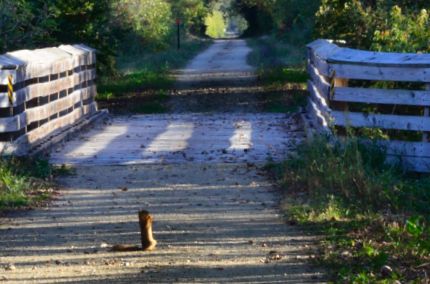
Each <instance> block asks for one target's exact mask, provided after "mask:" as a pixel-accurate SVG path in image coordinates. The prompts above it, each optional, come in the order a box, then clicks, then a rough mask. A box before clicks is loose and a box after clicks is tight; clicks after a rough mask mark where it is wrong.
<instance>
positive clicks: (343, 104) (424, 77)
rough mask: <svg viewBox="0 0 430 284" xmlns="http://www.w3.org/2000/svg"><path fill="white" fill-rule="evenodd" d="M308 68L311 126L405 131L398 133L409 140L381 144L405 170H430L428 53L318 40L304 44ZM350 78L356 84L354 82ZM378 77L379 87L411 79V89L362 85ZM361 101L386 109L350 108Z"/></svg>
mask: <svg viewBox="0 0 430 284" xmlns="http://www.w3.org/2000/svg"><path fill="white" fill-rule="evenodd" d="M308 72H309V76H310V80H309V82H308V89H309V92H310V98H309V103H308V112H307V115H308V117H309V118H310V119H311V121H312V124H313V126H314V127H316V128H317V129H318V130H320V131H323V132H329V133H331V130H332V129H333V127H340V128H347V127H350V128H355V129H359V128H380V129H384V130H390V131H393V130H398V131H402V132H403V133H410V134H412V135H403V136H399V137H412V136H413V137H414V138H415V139H412V141H411V139H409V138H408V139H407V140H400V138H397V140H390V141H382V140H381V142H380V143H381V145H384V146H385V147H386V148H387V153H388V154H389V155H390V157H391V158H393V157H399V158H400V159H401V162H402V163H403V164H404V166H405V167H406V168H407V169H408V170H412V171H417V172H430V140H429V132H430V114H429V109H430V54H406V53H383V52H370V51H362V50H354V49H349V48H342V47H339V46H337V45H335V44H333V43H331V42H330V41H327V40H317V41H314V42H312V43H311V44H309V45H308ZM352 80H354V82H355V84H354V85H355V86H360V85H361V86H360V87H353V86H352V84H350V82H351V81H352ZM381 81H382V82H384V84H380V86H389V84H387V83H386V82H399V83H400V82H401V83H405V82H406V83H413V85H414V86H416V87H415V88H416V89H415V90H409V89H400V88H388V87H384V88H377V87H363V86H372V84H369V83H374V82H381ZM357 83H358V84H357ZM360 83H366V84H360ZM409 85H411V84H409ZM373 86H375V84H373ZM363 103H364V104H372V105H376V106H384V107H385V108H386V109H390V110H391V113H386V112H380V111H377V112H374V113H372V112H367V113H365V112H362V111H357V107H355V108H354V106H357V105H358V104H363ZM351 109H355V111H354V110H351ZM402 109H403V110H405V109H407V111H406V112H405V111H403V112H401V110H402ZM410 109H412V110H410ZM405 113H406V114H405ZM417 137H418V139H417Z"/></svg>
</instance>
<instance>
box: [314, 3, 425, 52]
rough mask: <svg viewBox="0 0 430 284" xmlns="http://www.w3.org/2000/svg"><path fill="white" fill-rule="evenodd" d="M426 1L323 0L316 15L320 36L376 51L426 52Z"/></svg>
mask: <svg viewBox="0 0 430 284" xmlns="http://www.w3.org/2000/svg"><path fill="white" fill-rule="evenodd" d="M424 8H427V9H428V8H430V4H428V2H427V3H425V1H399V0H397V1H395V0H393V1H388V0H381V1H376V2H375V3H373V1H371V2H369V1H363V0H347V1H344V0H323V1H322V4H321V7H320V9H319V11H318V13H317V15H316V26H317V35H318V36H319V37H324V38H331V39H340V40H345V41H346V43H347V45H349V46H352V47H356V48H363V49H373V50H377V51H397V52H428V51H429V44H428V37H429V28H430V22H429V16H428V11H427V10H425V9H424Z"/></svg>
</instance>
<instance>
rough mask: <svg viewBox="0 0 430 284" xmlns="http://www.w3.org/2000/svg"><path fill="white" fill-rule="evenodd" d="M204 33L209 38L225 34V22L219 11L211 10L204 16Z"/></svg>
mask: <svg viewBox="0 0 430 284" xmlns="http://www.w3.org/2000/svg"><path fill="white" fill-rule="evenodd" d="M205 25H206V34H207V35H208V36H210V37H211V38H221V37H223V36H224V35H225V30H226V24H225V20H224V15H223V14H222V13H221V12H220V11H213V12H212V13H210V14H209V15H207V16H206V18H205Z"/></svg>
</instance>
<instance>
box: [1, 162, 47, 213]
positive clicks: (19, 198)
mask: <svg viewBox="0 0 430 284" xmlns="http://www.w3.org/2000/svg"><path fill="white" fill-rule="evenodd" d="M51 174H52V169H51V167H50V165H49V163H48V162H47V161H46V160H40V159H18V158H15V157H7V158H6V157H2V158H0V210H4V209H11V208H17V207H21V206H29V205H31V204H33V203H37V202H40V201H43V200H45V199H47V198H48V197H49V194H50V186H49V183H48V182H47V180H48V179H49V178H50V176H51Z"/></svg>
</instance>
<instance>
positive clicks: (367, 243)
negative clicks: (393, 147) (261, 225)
mask: <svg viewBox="0 0 430 284" xmlns="http://www.w3.org/2000/svg"><path fill="white" fill-rule="evenodd" d="M385 157H386V155H385V153H384V150H381V148H380V147H379V146H375V145H363V144H360V142H358V139H356V138H348V139H344V140H338V141H337V142H335V143H329V141H328V139H326V138H315V139H314V140H311V141H308V142H306V143H305V144H304V145H302V146H301V147H300V148H299V150H298V152H297V153H296V154H295V155H294V156H291V157H289V159H288V160H287V161H286V162H285V163H283V164H282V165H270V166H268V168H269V169H270V170H271V172H272V173H274V174H275V176H276V178H277V180H278V181H279V183H280V186H281V187H282V188H283V192H284V193H285V200H284V202H283V204H284V206H283V209H284V210H285V216H286V218H288V220H289V223H291V224H299V225H300V226H301V228H303V229H304V230H309V231H311V232H314V233H316V234H322V235H323V241H321V243H320V244H319V246H318V247H319V249H318V251H316V252H313V253H312V258H313V259H315V260H316V262H317V263H318V264H320V265H323V266H324V267H327V268H328V270H329V272H330V276H331V279H332V280H333V281H334V282H335V283H399V282H395V281H401V283H428V282H426V281H429V277H430V273H429V272H430V226H429V221H430V209H429V206H428V205H429V204H430V178H429V177H425V176H424V177H423V176H417V175H412V174H407V173H404V172H402V171H401V170H400V168H399V167H395V166H388V165H386V164H385V163H384V161H385Z"/></svg>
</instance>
